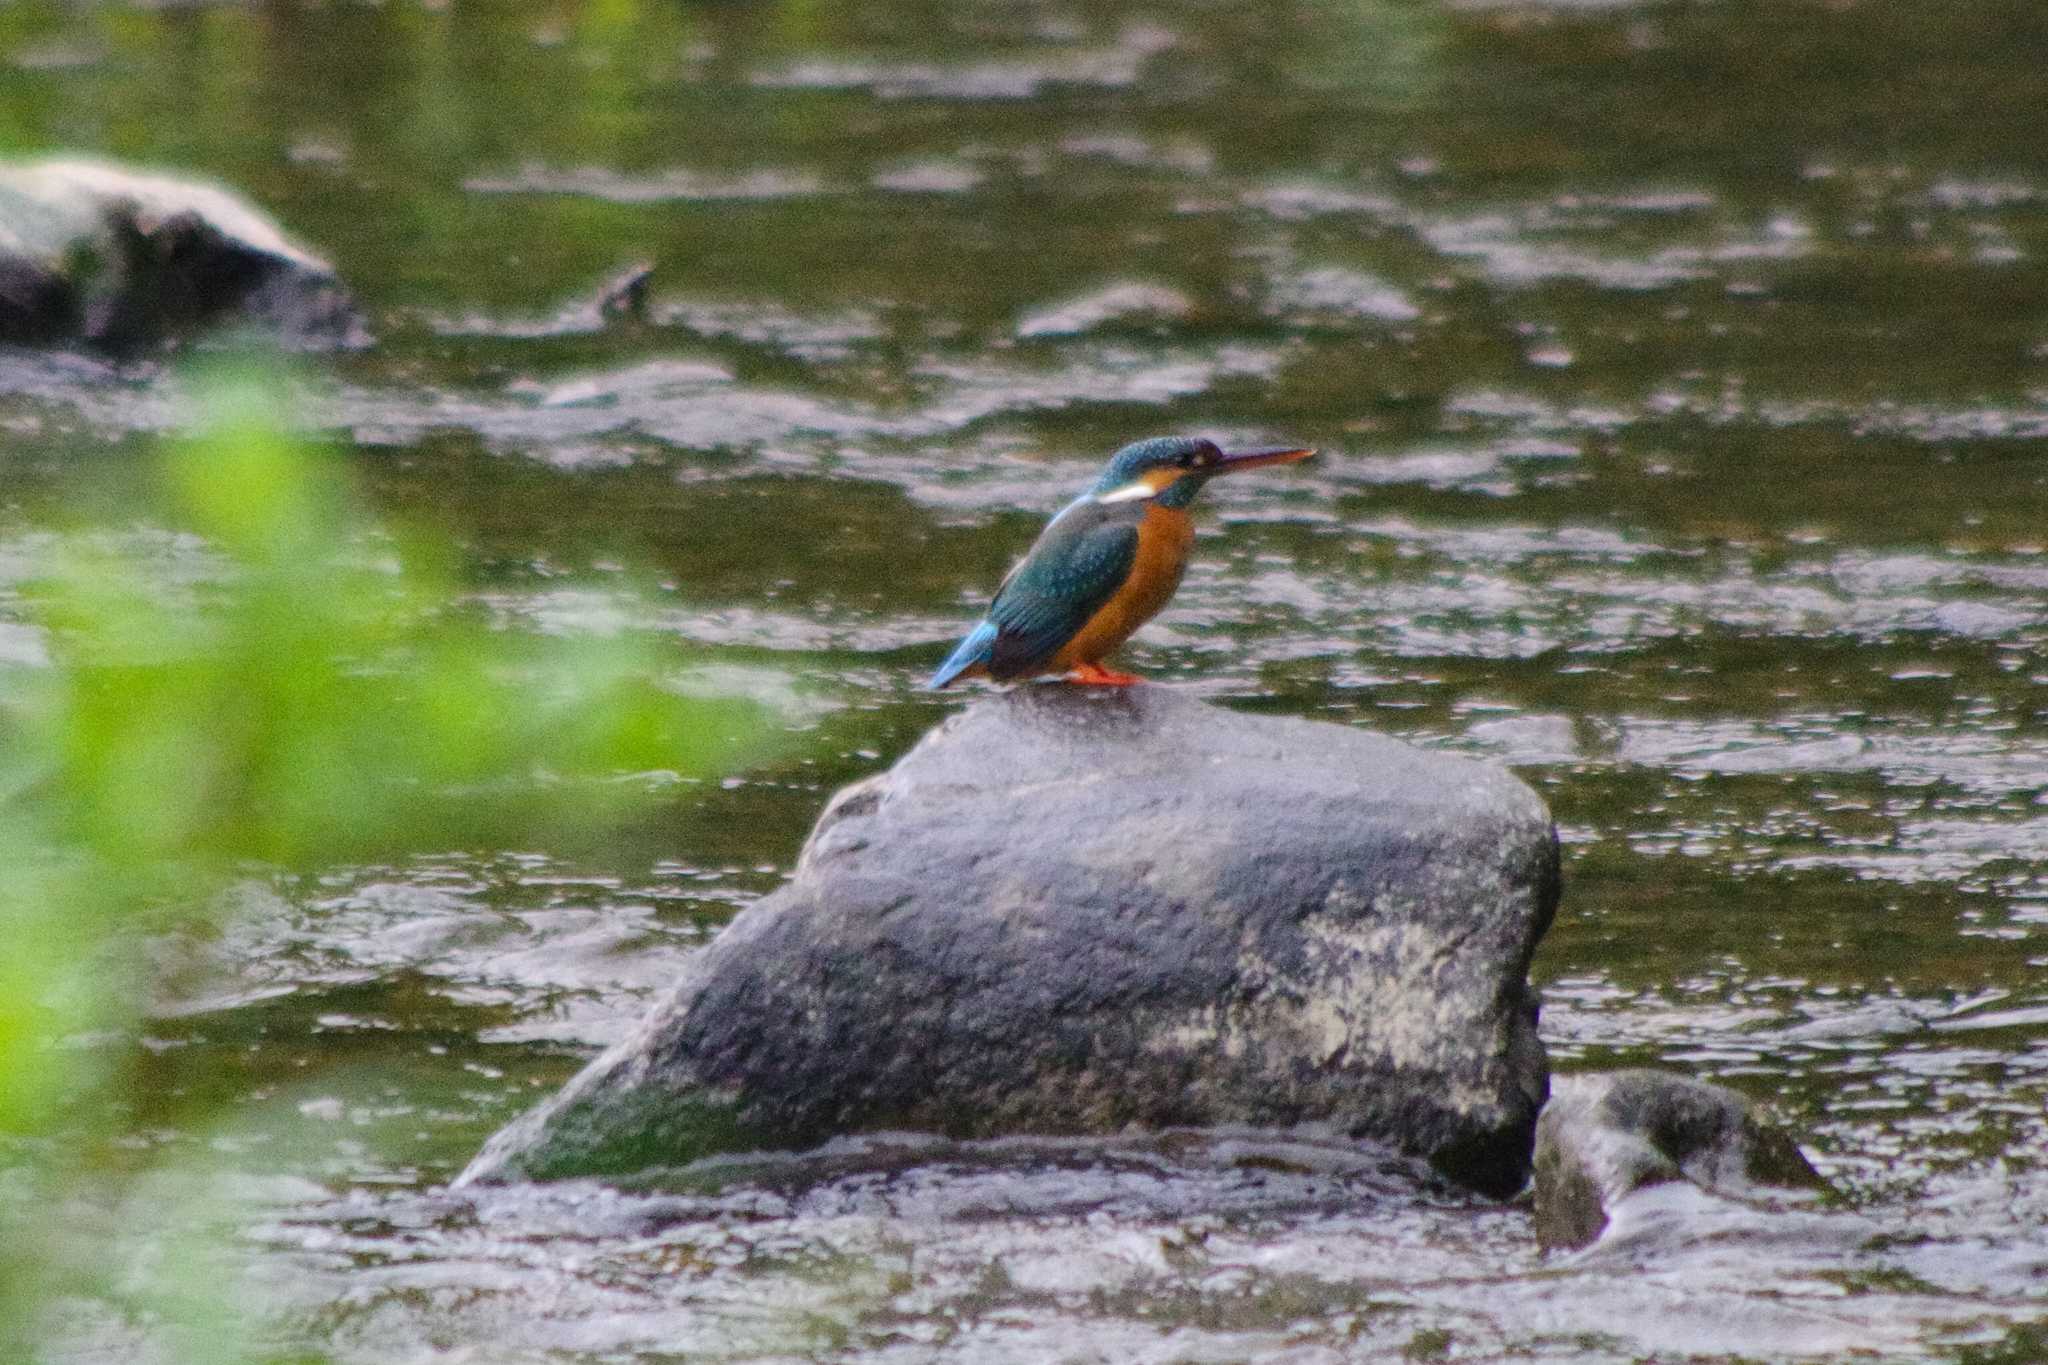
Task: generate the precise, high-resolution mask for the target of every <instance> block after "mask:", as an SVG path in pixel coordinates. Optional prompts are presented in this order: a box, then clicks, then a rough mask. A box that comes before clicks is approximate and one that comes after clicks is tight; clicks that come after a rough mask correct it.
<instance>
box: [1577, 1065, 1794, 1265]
mask: <svg viewBox="0 0 2048 1365" xmlns="http://www.w3.org/2000/svg"><path fill="white" fill-rule="evenodd" d="M1679 1181H1688V1182H1690V1183H1691V1184H1693V1185H1695V1186H1697V1187H1699V1189H1701V1190H1703V1191H1705V1192H1706V1193H1708V1194H1710V1195H1715V1196H1720V1197H1722V1198H1727V1199H1737V1200H1748V1201H1756V1200H1758V1199H1760V1198H1764V1197H1768V1195H1769V1194H1770V1193H1771V1192H1773V1191H1792V1192H1797V1193H1811V1192H1813V1191H1818V1190H1824V1189H1825V1188H1827V1186H1826V1182H1824V1181H1823V1180H1822V1179H1821V1178H1820V1176H1819V1175H1818V1174H1816V1173H1815V1171H1814V1169H1813V1167H1812V1166H1811V1165H1809V1164H1808V1162H1807V1160H1806V1157H1805V1156H1804V1155H1803V1154H1802V1153H1801V1152H1800V1150H1799V1148H1798V1146H1797V1145H1796V1144H1794V1142H1793V1141H1792V1139H1791V1138H1790V1137H1788V1136H1787V1135H1786V1134H1785V1133H1784V1132H1783V1131H1782V1130H1780V1129H1778V1128H1775V1127H1773V1126H1771V1125H1770V1124H1769V1123H1767V1122H1766V1121H1764V1120H1763V1119H1762V1118H1760V1117H1759V1116H1758V1115H1757V1114H1756V1112H1755V1111H1754V1110H1753V1109H1751V1107H1750V1104H1749V1101H1748V1100H1746V1099H1744V1098H1743V1097H1742V1096H1741V1095H1738V1094H1736V1093H1735V1092H1734V1091H1733V1090H1729V1089H1727V1088H1726V1087H1724V1086H1718V1085H1712V1084H1709V1083H1708V1082H1706V1081H1695V1080H1691V1079H1689V1078H1687V1077H1684V1076H1674V1075H1670V1074H1668V1073H1666V1072H1662V1071H1647V1070H1637V1071H1610V1072H1603V1073H1600V1074H1597V1075H1584V1076H1566V1077H1560V1078H1559V1079H1558V1081H1557V1083H1556V1086H1555V1088H1554V1089H1553V1091H1552V1093H1551V1097H1550V1103H1549V1104H1547V1105H1546V1106H1544V1109H1543V1117H1542V1119H1541V1121H1540V1122H1539V1123H1538V1124H1537V1126H1536V1240H1537V1241H1538V1242H1539V1243H1541V1244H1542V1245H1543V1247H1544V1248H1545V1249H1546V1250H1551V1249H1558V1250H1568V1249H1575V1248H1578V1247H1583V1246H1588V1245H1590V1244H1591V1243H1593V1242H1594V1241H1596V1240H1598V1239H1599V1238H1600V1236H1601V1235H1602V1234H1603V1233H1604V1232H1606V1231H1607V1229H1608V1228H1609V1227H1610V1226H1611V1225H1613V1223H1614V1222H1615V1221H1616V1219H1617V1218H1618V1217H1620V1215H1621V1212H1622V1210H1623V1209H1624V1208H1625V1207H1626V1205H1627V1204H1628V1202H1629V1201H1630V1200H1631V1199H1634V1198H1636V1197H1638V1196H1640V1195H1641V1194H1642V1192H1644V1191H1646V1190H1649V1189H1652V1188H1654V1187H1656V1186H1659V1185H1666V1184H1673V1183H1676V1182H1679ZM1672 1208H1684V1209H1686V1210H1688V1211H1689V1213H1688V1216H1693V1217H1697V1216H1698V1213H1697V1208H1698V1206H1697V1203H1696V1201H1694V1202H1690V1203H1682V1204H1679V1205H1668V1206H1667V1205H1659V1206H1658V1210H1657V1212H1658V1215H1659V1216H1664V1215H1667V1214H1669V1213H1670V1212H1671V1209H1672Z"/></svg>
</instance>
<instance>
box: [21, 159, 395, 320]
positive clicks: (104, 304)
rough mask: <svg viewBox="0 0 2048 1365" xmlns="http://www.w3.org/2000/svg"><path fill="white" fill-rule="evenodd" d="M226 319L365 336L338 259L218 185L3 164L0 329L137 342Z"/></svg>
mask: <svg viewBox="0 0 2048 1365" xmlns="http://www.w3.org/2000/svg"><path fill="white" fill-rule="evenodd" d="M231 324H241V325H245V326H250V327H254V328H257V329H259V330H261V331H263V332H264V333H266V334H268V335H270V336H272V337H274V338H275V339H277V340H278V341H280V342H282V343H283V344H285V345H287V346H290V347H294V348H304V349H327V348H333V347H346V346H357V345H362V344H364V343H365V342H366V341H367V340H368V334H367V332H366V331H365V330H364V327H363V323H362V319H361V317H360V315H358V313H357V312H356V309H355V306H354V304H353V302H352V301H351V300H350V298H349V295H348V292H347V290H345V289H344V288H343V287H342V285H341V283H340V281H339V280H338V279H336V277H335V274H334V269H333V267H332V266H330V265H328V264H327V262H325V261H323V260H321V259H320V258H319V257H317V256H314V255H312V254H311V253H310V252H308V251H306V250H305V249H304V248H303V247H300V246H298V245H297V244H295V243H294V242H292V241H291V240H289V239H288V238H287V237H286V236H285V235H284V233H283V232H282V231H280V230H279V229H278V226H277V224H275V223H273V222H272V221H271V220H270V219H269V218H267V217H265V216H264V215H263V214H262V213H260V212H258V211H257V210H256V209H254V208H252V207H251V206H250V205H249V204H247V203H246V202H244V201H243V200H241V199H239V198H237V197H236V196H234V195H233V194H231V193H229V192H228V191H227V190H225V189H222V188H220V187H219V186H216V185H210V184H207V183H204V182H202V181H196V180H186V179H179V178H175V177H172V176H167V175H161V174H154V173H149V172H142V171H136V170H133V169H130V168H128V167H123V166H118V165H114V164H112V163H110V162H103V161H90V160H53V161H36V162H27V163H16V164H0V341H5V342H14V343H17V344H28V345H64V344H71V343H76V342H84V343H87V344H90V345H92V346H95V347H98V348H100V349H103V350H107V351H111V352H116V353H132V352H137V351H141V350H145V349H149V348H152V347H156V346H159V345H162V344H165V343H167V342H172V341H177V340H181V339H183V338H186V337H190V336H193V335H196V334H197V333H199V332H201V331H203V330H206V329H209V328H214V327H219V326H223V325H231Z"/></svg>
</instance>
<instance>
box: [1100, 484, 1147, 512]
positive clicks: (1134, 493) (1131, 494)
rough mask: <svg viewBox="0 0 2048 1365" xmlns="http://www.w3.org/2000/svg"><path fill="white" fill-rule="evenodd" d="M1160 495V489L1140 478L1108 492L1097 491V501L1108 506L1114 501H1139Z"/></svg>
mask: <svg viewBox="0 0 2048 1365" xmlns="http://www.w3.org/2000/svg"><path fill="white" fill-rule="evenodd" d="M1158 496H1159V490H1158V489H1156V488H1154V487H1153V486H1152V485H1151V484H1149V483H1146V482H1145V481H1144V480H1143V479H1139V480H1138V481H1137V482H1136V483H1127V484H1125V485H1124V486H1123V487H1122V488H1112V489H1110V490H1109V491H1108V492H1107V493H1097V494H1096V495H1095V501H1097V502H1099V503H1102V504H1103V505H1105V506H1107V505H1108V504H1110V503H1113V502H1138V501H1140V500H1142V499H1145V498H1156V497H1158Z"/></svg>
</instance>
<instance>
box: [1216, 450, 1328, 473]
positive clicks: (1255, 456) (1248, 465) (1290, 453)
mask: <svg viewBox="0 0 2048 1365" xmlns="http://www.w3.org/2000/svg"><path fill="white" fill-rule="evenodd" d="M1313 454H1315V451H1313V450H1304V449H1301V448H1300V447H1297V446H1260V447H1259V448H1258V449H1256V450H1226V451H1224V452H1223V458H1222V459H1220V460H1218V461H1217V462H1216V464H1215V466H1214V467H1213V468H1212V469H1211V470H1210V471H1209V472H1210V473H1212V474H1235V473H1237V472H1238V471H1239V470H1241V469H1258V468H1260V467H1261V466H1264V465H1269V464H1293V463H1294V462H1295V461H1296V460H1306V459H1307V458H1308V457H1309V456H1311V455H1313Z"/></svg>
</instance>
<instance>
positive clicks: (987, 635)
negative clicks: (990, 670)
mask: <svg viewBox="0 0 2048 1365" xmlns="http://www.w3.org/2000/svg"><path fill="white" fill-rule="evenodd" d="M995 648H996V628H995V626H994V625H993V624H991V623H990V622H987V621H983V622H982V623H981V624H980V625H978V626H976V627H975V628H974V629H973V630H970V631H968V632H967V638H966V639H964V640H962V641H961V642H960V643H959V644H958V645H956V646H954V649H953V652H952V653H951V654H950V655H948V656H947V657H946V662H944V663H942V664H940V665H939V671H938V672H936V673H934V674H932V677H931V681H930V682H928V683H926V684H925V686H926V687H929V688H931V689H933V690H934V691H936V690H938V689H939V688H941V687H944V686H945V685H946V684H947V683H949V682H951V681H953V679H955V678H957V677H959V676H960V675H961V674H962V673H965V672H966V671H967V670H968V669H970V668H972V667H974V666H975V665H976V664H985V663H987V662H988V661H989V657H990V656H991V655H992V654H994V653H995Z"/></svg>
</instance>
